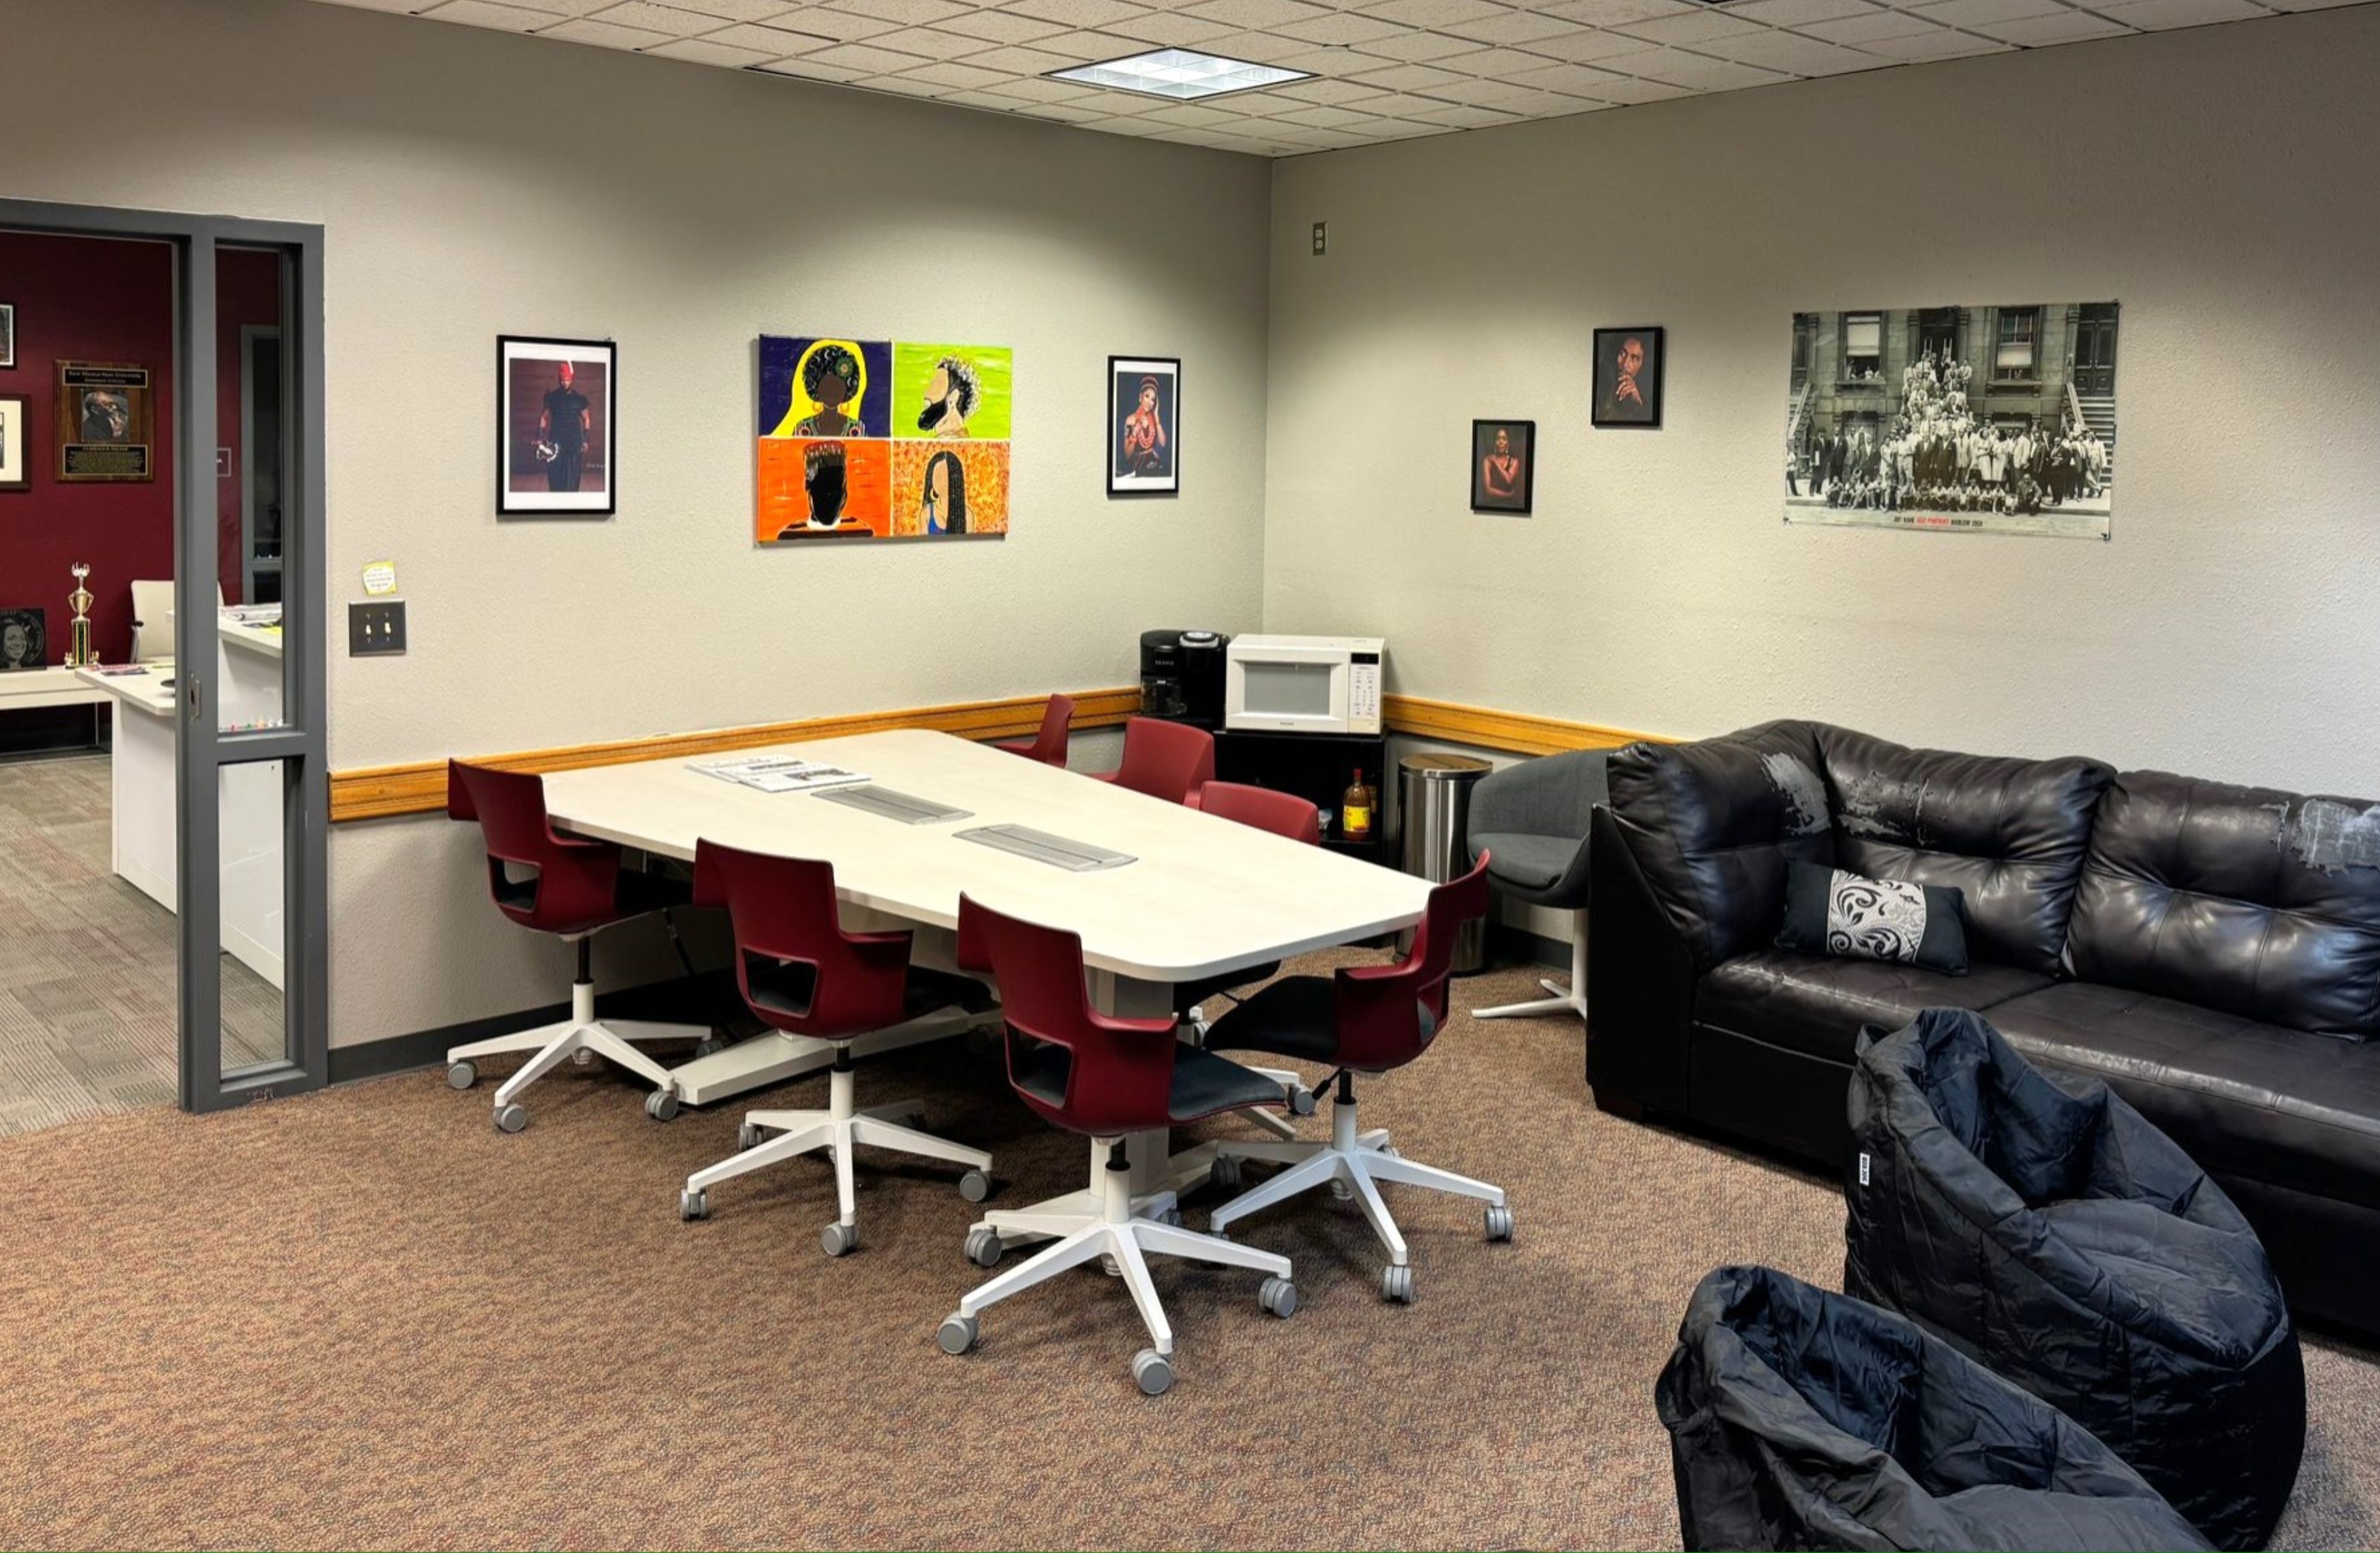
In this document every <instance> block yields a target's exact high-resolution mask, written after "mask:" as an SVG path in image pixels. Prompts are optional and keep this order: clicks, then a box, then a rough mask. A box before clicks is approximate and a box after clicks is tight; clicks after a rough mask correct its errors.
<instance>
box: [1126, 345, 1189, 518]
mask: <svg viewBox="0 0 2380 1553" xmlns="http://www.w3.org/2000/svg"><path fill="white" fill-rule="evenodd" d="M1181 489H1182V363H1181V361H1180V360H1179V359H1176V358H1169V357H1153V356H1111V357H1109V358H1108V494H1109V495H1111V496H1171V495H1172V494H1173V493H1174V492H1175V491H1180V490H1181Z"/></svg>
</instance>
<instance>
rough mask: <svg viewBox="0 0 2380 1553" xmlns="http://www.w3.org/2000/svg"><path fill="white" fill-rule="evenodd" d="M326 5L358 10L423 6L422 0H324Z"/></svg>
mask: <svg viewBox="0 0 2380 1553" xmlns="http://www.w3.org/2000/svg"><path fill="white" fill-rule="evenodd" d="M322 3H323V4H324V5H326V6H347V7H349V8H350V9H353V10H358V11H405V12H408V13H409V12H413V11H418V10H419V9H420V8H421V0H322Z"/></svg>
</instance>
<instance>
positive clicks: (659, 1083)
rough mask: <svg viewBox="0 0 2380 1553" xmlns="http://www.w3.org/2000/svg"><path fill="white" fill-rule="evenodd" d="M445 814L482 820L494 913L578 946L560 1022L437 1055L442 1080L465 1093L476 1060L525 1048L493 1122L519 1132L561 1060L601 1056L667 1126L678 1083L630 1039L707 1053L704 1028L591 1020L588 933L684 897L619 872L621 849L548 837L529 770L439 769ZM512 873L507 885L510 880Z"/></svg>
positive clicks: (538, 789) (540, 792) (541, 789)
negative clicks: (681, 1043) (524, 1097)
mask: <svg viewBox="0 0 2380 1553" xmlns="http://www.w3.org/2000/svg"><path fill="white" fill-rule="evenodd" d="M446 815H447V818H448V819H469V820H476V821H478V822H479V826H480V834H481V836H482V837H484V838H485V840H486V843H487V849H488V892H489V893H490V894H492V895H493V896H494V897H495V902H496V909H497V910H499V911H501V912H503V913H504V915H505V916H509V917H511V918H512V919H513V920H514V921H515V922H517V923H519V924H520V925H521V926H522V927H524V928H535V929H536V930H537V931H539V932H540V933H552V934H553V935H554V936H555V937H557V938H559V939H561V940H563V941H564V942H565V943H570V944H576V945H577V948H578V974H577V977H576V978H575V979H574V980H573V981H572V982H571V984H570V1017H569V1018H568V1019H565V1020H564V1021H563V1022H562V1023H561V1024H559V1025H545V1026H543V1027H541V1028H540V1029H535V1030H523V1031H521V1032H520V1033H518V1034H517V1035H510V1036H497V1037H494V1038H493V1039H491V1040H482V1041H472V1042H470V1043H469V1044H468V1045H465V1046H458V1047H455V1048H454V1049H452V1050H450V1051H448V1052H447V1053H446V1063H447V1067H446V1082H447V1083H449V1084H451V1085H453V1086H455V1088H457V1089H468V1088H470V1087H471V1086H472V1085H474V1084H476V1083H478V1082H479V1077H480V1071H479V1067H478V1062H477V1060H478V1059H480V1058H481V1057H493V1056H496V1055H499V1054H500V1053H504V1052H510V1051H534V1052H535V1053H537V1055H536V1056H534V1057H532V1058H530V1059H529V1060H528V1062H525V1063H523V1064H522V1065H521V1067H520V1068H519V1070H518V1071H517V1072H516V1073H515V1074H513V1075H512V1077H510V1078H508V1079H506V1080H505V1081H504V1085H503V1086H502V1087H500V1088H498V1089H497V1091H496V1100H495V1120H496V1126H497V1127H498V1128H499V1129H501V1130H502V1131H504V1132H507V1133H517V1132H519V1131H520V1130H521V1129H522V1128H523V1127H526V1126H528V1110H526V1109H524V1108H523V1107H522V1106H521V1105H520V1104H519V1102H518V1100H517V1099H516V1097H517V1096H518V1095H519V1094H520V1092H521V1091H522V1090H524V1089H526V1088H528V1086H530V1085H532V1084H534V1083H536V1082H537V1081H538V1080H539V1079H540V1078H541V1077H543V1076H544V1075H545V1074H547V1073H548V1072H549V1071H551V1070H552V1069H553V1068H554V1067H555V1066H557V1065H558V1064H560V1063H561V1062H563V1061H564V1060H565V1058H567V1059H570V1060H571V1061H574V1062H591V1061H592V1060H593V1059H595V1058H596V1057H606V1058H609V1059H611V1061H613V1062H615V1063H617V1064H619V1065H620V1066H621V1067H624V1068H625V1069H627V1070H628V1071H629V1072H630V1073H632V1074H637V1076H638V1077H640V1078H642V1079H644V1080H645V1081H646V1082H647V1083H649V1084H650V1085H651V1086H653V1092H652V1093H651V1094H650V1095H648V1096H646V1097H645V1110H646V1113H647V1114H648V1115H650V1116H651V1117H652V1118H653V1119H654V1120H656V1121H661V1122H666V1121H668V1120H669V1119H670V1118H671V1117H673V1116H675V1115H676V1114H677V1085H676V1082H675V1081H674V1079H672V1078H671V1077H670V1075H669V1071H668V1070H667V1069H665V1068H663V1067H662V1065H661V1064H660V1063H659V1062H654V1061H653V1060H652V1059H651V1058H650V1057H648V1056H646V1055H645V1054H644V1053H643V1052H641V1051H639V1050H637V1049H636V1048H635V1047H633V1046H631V1045H629V1044H628V1043H629V1042H631V1041H639V1040H691V1041H699V1042H701V1043H702V1044H701V1045H700V1046H698V1047H697V1048H696V1053H697V1055H701V1054H703V1052H704V1051H705V1050H706V1049H710V1028H709V1027H708V1026H707V1025H657V1024H651V1023H648V1022H646V1021H642V1020H635V1021H631V1020H625V1019H611V1020H600V1021H599V1020H598V1019H597V1018H596V1017H595V976H594V955H593V949H594V942H593V940H594V935H595V934H596V933H598V932H600V931H601V930H602V929H603V928H609V927H612V926H613V925H614V924H617V923H621V922H625V921H628V920H629V919H630V918H632V917H637V916H647V915H650V913H653V912H660V911H667V910H669V909H670V908H671V907H672V906H679V905H684V904H686V891H685V890H684V889H683V888H682V887H677V886H674V885H671V884H670V883H668V882H667V881H665V880H660V879H657V878H655V877H654V876H652V875H650V874H646V873H642V872H639V871H637V870H635V869H623V868H622V867H620V849H619V848H618V847H616V846H614V845H613V844H612V843H610V842H601V841H591V840H588V839H586V838H584V837H578V836H563V835H557V834H556V833H555V832H554V830H553V826H552V825H551V824H550V823H548V821H547V819H546V815H545V783H544V781H543V780H542V779H541V778H540V777H537V776H535V775H533V774H530V773H528V772H521V771H500V770H495V769H494V768H492V767H489V766H468V765H465V764H464V763H463V762H462V761H460V760H449V761H448V762H447V763H446ZM516 871H517V872H518V873H519V874H520V876H521V877H517V878H516V877H515V875H516Z"/></svg>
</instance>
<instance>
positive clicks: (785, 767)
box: [686, 755, 868, 793]
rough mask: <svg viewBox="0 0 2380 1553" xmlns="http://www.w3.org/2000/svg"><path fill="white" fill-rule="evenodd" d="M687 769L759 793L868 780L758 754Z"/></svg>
mask: <svg viewBox="0 0 2380 1553" xmlns="http://www.w3.org/2000/svg"><path fill="white" fill-rule="evenodd" d="M686 769H687V770H695V771H700V772H702V773H703V774H704V775H705V776H715V777H717V778H719V779H720V780H721V781H722V782H733V783H738V784H740V785H742V786H745V787H749V788H752V789H754V790H755V791H757V792H761V793H810V792H815V791H817V790H818V789H819V788H821V787H847V786H849V785H851V784H852V783H861V782H866V781H867V780H868V778H867V777H866V776H864V775H862V774H861V773H859V772H857V771H847V770H844V769H843V768H842V767H840V766H828V765H823V764H821V763H820V762H818V761H815V760H804V759H800V758H797V757H795V756H791V755H758V756H749V757H745V758H733V759H726V760H694V761H689V762H688V763H687V766H686Z"/></svg>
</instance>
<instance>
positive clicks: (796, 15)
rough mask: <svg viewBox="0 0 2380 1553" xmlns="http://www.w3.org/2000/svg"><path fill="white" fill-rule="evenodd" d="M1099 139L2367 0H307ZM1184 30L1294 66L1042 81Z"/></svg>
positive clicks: (1271, 142)
mask: <svg viewBox="0 0 2380 1553" xmlns="http://www.w3.org/2000/svg"><path fill="white" fill-rule="evenodd" d="M322 3H324V4H327V5H337V6H355V7H358V8H361V9H365V10H374V11H386V12H395V13H399V14H407V15H412V16H418V17H421V18H425V19H428V20H431V21H445V22H453V23H458V24H461V25H463V26H468V27H479V28H486V29H491V30H499V31H508V32H524V33H530V34H534V35H536V36H539V37H543V38H551V39H553V40H556V41H558V42H572V43H579V44H583V45H591V46H593V47H597V48H609V49H620V50H626V51H630V52H634V53H639V54H650V55H659V56H661V57H663V58H669V59H678V60H689V61H692V62H694V63H697V64H702V65H712V66H718V67H724V68H729V69H747V70H755V71H759V72H761V73H764V74H770V75H778V76H787V77H794V78H804V79H812V80H819V81H825V82H829V83H832V84H834V85H838V86H850V87H856V88H858V89H861V90H864V91H882V92H890V93H895V94H898V95H901V96H905V97H913V98H925V99H930V100H934V101H939V102H943V103H949V104H951V105H953V106H955V107H965V108H971V109H974V110H976V111H978V112H988V113H1006V114H1013V115H1020V116H1023V117H1026V118H1040V119H1047V120H1049V121H1050V122H1053V123H1059V124H1071V125H1075V126H1078V127H1083V128H1087V129H1094V130H1099V131H1101V132H1105V133H1113V134H1123V135H1133V136H1139V137H1145V138H1148V139H1154V140H1170V141H1175V142H1179V143H1183V144H1188V145H1203V146H1210V147H1214V148H1217V149H1220V150H1225V151H1232V152H1243V153H1246V154H1251V155H1257V156H1296V155H1302V154H1305V153H1306V152H1316V151H1330V150H1336V149H1339V148H1342V147H1346V146H1359V145H1368V144H1375V143H1378V142H1381V141H1387V140H1410V139H1413V138H1415V137H1417V136H1423V135H1444V134H1451V133H1454V132H1457V131H1460V130H1464V129H1475V128H1487V127H1493V126H1496V125H1504V124H1516V123H1519V122H1521V121H1523V120H1525V119H1540V118H1560V117H1564V116H1567V115H1572V114H1585V113H1595V112H1598V111H1600V110H1603V109H1608V108H1615V107H1624V106H1628V105H1630V104H1633V103H1654V102H1661V101H1665V100H1668V99H1671V98H1678V97H1690V96H1695V95H1698V94H1703V93H1708V92H1717V91H1738V90H1742V89H1743V88H1747V87H1758V86H1769V85H1774V84H1777V83H1779V82H1783V81H1791V80H1802V79H1814V78H1817V77H1823V76H1835V75H1842V74H1846V73H1849V72H1852V71H1856V70H1877V69H1887V68H1890V67H1894V66H1898V65H1908V64H1916V63H1923V62H1925V61H1931V60H1938V59H1956V58H1964V57H1968V56H1971V55H1985V54H2001V53H2008V52H2010V51H2013V50H2016V49H2024V48H2045V47H2051V46H2055V45H2057V44H2060V43H2067V42H2082V41H2084V40H2088V39H2096V38H2112V37H2119V36H2122V35H2125V34H2128V33H2138V32H2150V31H2160V30H2167V29H2170V28H2176V27H2197V26H2203V25H2206V24H2210V23H2216V22H2227V21H2240V20H2247V19H2251V18H2259V17H2269V16H2275V15H2278V14H2281V13H2284V12H2289V11H2299V10H2312V9H2316V8H2321V7H2324V6H2334V5H2353V4H2366V3H2371V0H2088V3H2084V0H1718V3H1711V0H1189V3H1188V4H1180V5H1175V4H1160V3H1157V0H322ZM1158 48H1196V49H1199V50H1203V51H1206V52H1208V53H1213V54H1220V55H1228V56H1230V57H1232V58H1235V59H1245V60H1252V61H1255V62H1256V63H1258V64H1264V65H1274V66H1280V67H1286V68H1289V69H1294V70H1303V71H1307V72H1310V73H1311V75H1312V77H1313V79H1309V80H1302V81H1296V82H1292V83H1288V84H1284V85H1281V86H1278V87H1270V88H1266V89H1262V90H1259V91H1243V92H1237V93H1234V94H1232V95H1229V96H1221V97H1210V98H1206V99H1203V100H1200V101H1198V102H1196V103H1191V104H1185V103H1178V102H1174V101H1172V100H1170V99H1166V98H1161V97H1153V96H1142V95H1139V94H1136V93H1134V92H1129V91H1117V90H1112V89H1102V88H1098V87H1086V86H1082V85H1079V84H1076V83H1074V82H1069V81H1057V80H1051V79H1049V76H1050V72H1051V71H1053V70H1062V69H1066V68H1069V67H1075V66H1080V65H1092V64H1099V63H1104V62H1105V61H1108V60H1111V59H1114V58H1118V57H1120V56H1122V55H1131V54H1138V53H1144V52H1147V51H1148V50H1151V49H1158Z"/></svg>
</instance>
